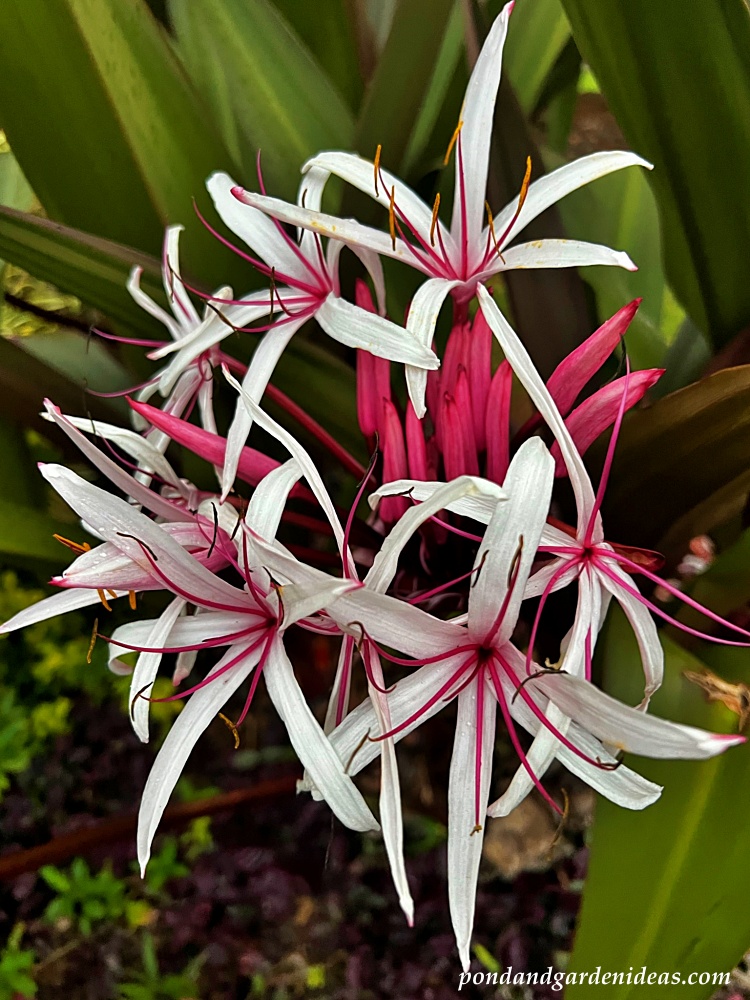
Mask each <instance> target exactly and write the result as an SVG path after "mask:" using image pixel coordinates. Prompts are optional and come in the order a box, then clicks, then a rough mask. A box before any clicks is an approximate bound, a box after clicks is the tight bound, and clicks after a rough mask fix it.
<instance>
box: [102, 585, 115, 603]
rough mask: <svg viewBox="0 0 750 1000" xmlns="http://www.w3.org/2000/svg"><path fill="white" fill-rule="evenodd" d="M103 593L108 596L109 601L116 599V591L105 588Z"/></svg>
mask: <svg viewBox="0 0 750 1000" xmlns="http://www.w3.org/2000/svg"><path fill="white" fill-rule="evenodd" d="M105 593H107V594H108V595H109V598H110V600H113V601H114V600H115V599H116V598H117V591H116V590H110V589H109V587H107V590H106V591H105Z"/></svg>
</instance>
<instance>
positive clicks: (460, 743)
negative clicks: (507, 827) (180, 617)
mask: <svg viewBox="0 0 750 1000" xmlns="http://www.w3.org/2000/svg"><path fill="white" fill-rule="evenodd" d="M479 685H482V687H481V691H480V690H478V688H479ZM480 694H481V696H482V705H481V717H482V733H481V744H480V745H479V748H477V741H478V739H479V732H478V725H479V712H478V709H479V705H478V702H479V696H480ZM496 709H497V701H496V700H495V698H494V697H493V696H492V695H491V694H490V692H489V691H488V690H487V688H486V685H485V682H484V675H483V672H480V673H479V675H478V677H477V679H476V680H475V681H474V682H473V683H471V684H470V685H469V686H468V687H467V688H466V689H465V690H464V691H462V692H461V694H460V695H459V696H458V716H457V718H456V735H455V739H454V742H453V756H452V757H451V769H450V778H449V781H448V902H449V905H450V912H451V920H452V922H453V931H454V933H455V935H456V943H457V945H458V953H459V956H460V958H461V965H462V966H463V969H464V972H466V971H468V968H469V962H470V961H471V954H470V946H471V932H472V928H473V926H474V907H475V903H476V895H477V878H478V876H479V863H480V861H481V859H482V843H483V841H484V825H483V824H484V817H485V815H486V812H487V800H488V799H489V794H490V779H491V777H492V755H493V751H494V748H495V713H496ZM477 750H479V755H480V760H481V775H480V782H479V788H478V789H477V788H476V787H475V785H476V759H477ZM477 796H478V807H479V808H478V809H477V802H476V798H477Z"/></svg>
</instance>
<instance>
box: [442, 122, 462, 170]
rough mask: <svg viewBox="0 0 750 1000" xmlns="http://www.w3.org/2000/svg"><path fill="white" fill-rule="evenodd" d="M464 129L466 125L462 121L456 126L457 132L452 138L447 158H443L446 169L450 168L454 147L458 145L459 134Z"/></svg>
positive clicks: (446, 153)
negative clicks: (449, 162) (449, 163)
mask: <svg viewBox="0 0 750 1000" xmlns="http://www.w3.org/2000/svg"><path fill="white" fill-rule="evenodd" d="M463 127H464V123H463V122H462V121H459V123H458V125H456V131H455V132H454V133H453V135H452V136H451V141H450V142H449V143H448V149H447V150H446V152H445V157H444V158H443V166H444V167H447V166H448V161H449V160H450V158H451V153H452V152H453V147H454V146H455V145H456V142H457V140H458V135H459V132H460V131H461V129H462V128H463Z"/></svg>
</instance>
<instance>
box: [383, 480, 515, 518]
mask: <svg viewBox="0 0 750 1000" xmlns="http://www.w3.org/2000/svg"><path fill="white" fill-rule="evenodd" d="M465 478H466V479H469V480H471V482H472V483H473V484H474V487H475V490H474V491H472V493H471V495H466V496H463V497H461V498H459V499H457V500H452V501H451V502H450V503H448V504H446V505H445V509H446V510H449V511H451V512H452V513H454V514H460V515H461V516H462V517H470V518H473V520H475V521H479V522H480V524H489V523H490V519H491V517H492V515H493V514H494V513H495V508H496V507H497V504H498V502H499V501H500V500H505V499H507V494H506V493H505V491H504V490H502V489H501V488H500V487H499V486H498V485H497V483H493V482H491V481H490V480H489V479H482V478H478V477H476V476H466V477H465ZM443 486H445V483H440V482H435V481H422V480H419V479H395V480H394V481H393V482H391V483H384V484H383V485H382V486H381V487H379V488H378V489H377V490H375V491H374V492H373V493H371V494H370V495H369V497H368V498H367V499H368V503H369V504H370V507H372V509H373V510H375V508H376V507H377V505H378V503H379V502H380V499H381V498H382V497H391V496H408V497H409V498H410V499H411V500H417V501H419V502H420V503H423V502H425V501H428V500H430V499H431V498H432V497H433V496H434V494H435V492H436V491H437V490H439V489H442V487H443Z"/></svg>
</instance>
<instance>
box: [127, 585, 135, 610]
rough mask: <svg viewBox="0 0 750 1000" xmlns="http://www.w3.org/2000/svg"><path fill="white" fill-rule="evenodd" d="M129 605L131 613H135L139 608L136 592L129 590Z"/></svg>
mask: <svg viewBox="0 0 750 1000" xmlns="http://www.w3.org/2000/svg"><path fill="white" fill-rule="evenodd" d="M128 604H129V605H130V610H131V611H135V609H136V607H137V604H136V598H135V591H134V590H129V591H128Z"/></svg>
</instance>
